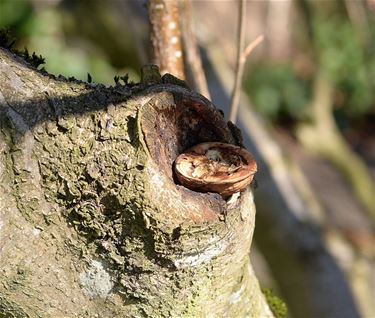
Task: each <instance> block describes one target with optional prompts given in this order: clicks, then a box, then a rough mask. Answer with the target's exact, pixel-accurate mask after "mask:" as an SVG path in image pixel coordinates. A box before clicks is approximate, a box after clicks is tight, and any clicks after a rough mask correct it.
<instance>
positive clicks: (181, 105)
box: [0, 49, 272, 317]
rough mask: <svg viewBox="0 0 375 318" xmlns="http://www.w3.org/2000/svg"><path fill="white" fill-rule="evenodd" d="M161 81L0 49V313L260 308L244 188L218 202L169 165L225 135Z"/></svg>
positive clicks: (249, 311)
mask: <svg viewBox="0 0 375 318" xmlns="http://www.w3.org/2000/svg"><path fill="white" fill-rule="evenodd" d="M144 78H147V76H146V77H144ZM148 78H154V77H152V76H151V77H148ZM169 82H170V77H169V76H165V77H163V78H160V79H159V80H158V81H157V82H154V81H153V82H152V83H150V82H149V81H144V82H143V83H141V84H137V85H133V86H121V85H116V86H115V87H110V88H108V87H105V86H104V85H100V84H86V83H82V82H76V81H71V82H68V81H66V80H64V79H55V78H53V77H51V76H47V75H43V74H41V73H40V72H38V71H36V70H35V69H32V68H31V67H30V66H27V65H26V64H25V63H24V62H23V61H22V60H21V59H19V58H17V57H16V56H13V55H12V54H11V53H9V52H8V51H5V50H2V49H0V93H1V94H0V129H1V138H0V149H1V152H0V180H1V183H0V226H1V231H0V253H1V258H0V268H1V272H0V282H1V284H0V316H5V317H115V316H121V317H181V316H183V317H206V316H207V317H208V316H219V317H266V316H272V314H271V312H270V311H269V309H268V306H267V304H266V302H265V300H264V297H263V295H262V293H261V291H260V288H259V284H258V281H257V279H256V277H255V275H254V273H253V270H252V266H251V264H250V260H249V248H250V244H251V239H252V235H253V230H254V219H255V208H254V204H253V197H252V192H251V190H250V189H248V190H246V191H244V192H243V193H241V195H240V197H239V198H237V199H235V200H232V201H228V202H227V201H225V200H224V199H222V198H221V196H219V195H217V194H209V193H198V192H193V191H191V190H188V189H186V188H184V187H182V186H180V185H178V184H176V183H175V180H174V177H173V173H172V165H173V161H174V159H175V158H176V157H177V155H178V154H179V153H180V152H181V151H183V150H185V149H186V148H188V147H190V146H192V145H194V144H196V143H199V142H206V141H221V142H225V143H234V138H233V136H232V134H231V131H230V130H229V129H228V128H227V126H226V124H225V121H224V119H223V118H222V115H221V114H220V112H219V111H217V110H216V108H215V107H214V106H213V105H212V104H211V103H210V102H209V101H208V100H207V99H205V98H204V97H203V96H201V95H199V94H197V93H195V92H192V91H190V90H188V89H186V88H185V87H181V86H178V85H174V84H170V83H169Z"/></svg>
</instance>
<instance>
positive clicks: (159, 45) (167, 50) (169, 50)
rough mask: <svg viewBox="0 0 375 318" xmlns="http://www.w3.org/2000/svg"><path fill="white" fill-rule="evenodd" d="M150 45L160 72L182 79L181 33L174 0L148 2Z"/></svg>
mask: <svg viewBox="0 0 375 318" xmlns="http://www.w3.org/2000/svg"><path fill="white" fill-rule="evenodd" d="M148 14H149V19H150V24H151V44H152V48H153V55H154V62H155V64H157V65H158V66H159V68H160V72H161V73H162V74H164V73H171V74H173V75H174V76H176V77H178V78H180V79H184V78H185V74H184V63H183V56H182V45H181V32H180V24H179V12H178V4H177V1H176V0H149V2H148Z"/></svg>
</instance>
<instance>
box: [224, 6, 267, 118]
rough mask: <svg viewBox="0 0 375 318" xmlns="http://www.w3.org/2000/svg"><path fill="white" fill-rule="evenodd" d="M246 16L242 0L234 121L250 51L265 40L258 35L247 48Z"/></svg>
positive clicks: (233, 92) (232, 111)
mask: <svg viewBox="0 0 375 318" xmlns="http://www.w3.org/2000/svg"><path fill="white" fill-rule="evenodd" d="M245 17H246V0H241V2H240V5H239V22H238V38H237V59H236V70H235V78H234V85H233V90H232V97H231V104H230V111H229V120H230V121H231V122H233V123H235V121H236V117H237V112H238V105H239V99H240V92H241V82H242V77H243V73H244V69H245V63H246V59H247V57H248V56H249V55H250V53H251V52H252V51H253V50H254V49H255V48H256V47H257V46H258V45H259V44H260V43H261V42H262V41H263V39H264V36H263V35H260V36H258V37H257V38H256V39H255V40H254V41H253V42H251V43H250V44H249V45H248V46H247V47H246V48H244V46H245V30H246V25H245Z"/></svg>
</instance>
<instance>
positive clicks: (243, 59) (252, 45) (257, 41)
mask: <svg viewBox="0 0 375 318" xmlns="http://www.w3.org/2000/svg"><path fill="white" fill-rule="evenodd" d="M263 40H264V35H263V34H262V35H258V37H257V38H256V39H255V40H254V41H253V42H250V43H249V45H248V46H247V47H246V49H245V50H244V51H243V53H242V54H241V62H243V63H245V62H246V59H247V58H248V56H249V55H250V54H251V52H252V51H254V49H255V48H256V47H257V46H258V45H259V44H260V43H262V41H263Z"/></svg>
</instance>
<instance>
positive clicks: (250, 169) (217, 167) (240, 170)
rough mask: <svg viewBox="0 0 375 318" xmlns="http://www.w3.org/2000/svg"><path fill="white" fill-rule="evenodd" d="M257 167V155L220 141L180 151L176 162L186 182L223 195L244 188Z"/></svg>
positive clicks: (197, 187)
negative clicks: (255, 157) (255, 156)
mask: <svg viewBox="0 0 375 318" xmlns="http://www.w3.org/2000/svg"><path fill="white" fill-rule="evenodd" d="M256 170H257V165H256V162H255V159H254V157H253V156H252V155H251V154H250V153H249V152H247V151H246V150H245V149H244V148H240V147H238V146H234V145H231V144H225V143H220V142H206V143H201V144H198V145H196V146H194V147H192V148H190V149H188V150H187V151H185V152H184V153H182V154H181V155H179V156H178V158H177V159H176V161H175V165H174V171H175V173H176V176H177V179H178V181H179V182H180V183H181V184H182V185H183V186H185V187H187V188H189V189H192V190H196V191H200V192H216V193H219V194H220V195H221V196H222V197H224V198H226V197H228V196H230V195H232V194H233V193H235V192H239V191H241V190H243V189H245V188H246V187H247V186H248V185H249V184H250V183H251V181H252V180H253V177H254V174H255V172H256Z"/></svg>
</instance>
